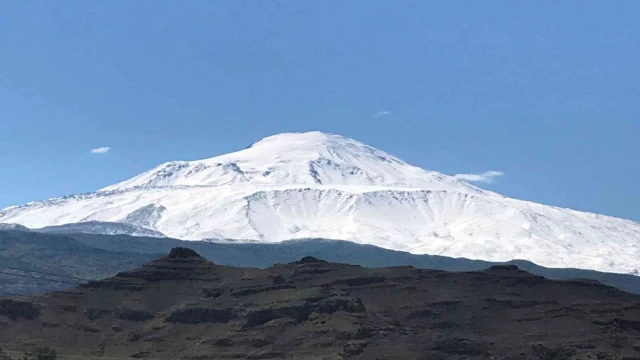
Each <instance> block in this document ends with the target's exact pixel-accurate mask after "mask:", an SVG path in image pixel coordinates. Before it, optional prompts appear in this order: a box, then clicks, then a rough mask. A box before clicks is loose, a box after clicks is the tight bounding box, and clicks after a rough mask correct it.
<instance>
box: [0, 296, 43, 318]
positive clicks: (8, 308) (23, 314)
mask: <svg viewBox="0 0 640 360" xmlns="http://www.w3.org/2000/svg"><path fill="white" fill-rule="evenodd" d="M41 312H42V311H41V309H40V306H38V305H35V304H33V303H30V302H26V301H18V300H11V299H2V300H0V315H5V316H7V317H8V318H9V319H11V320H18V319H20V318H22V319H27V320H32V319H35V318H37V317H38V316H40V314H41Z"/></svg>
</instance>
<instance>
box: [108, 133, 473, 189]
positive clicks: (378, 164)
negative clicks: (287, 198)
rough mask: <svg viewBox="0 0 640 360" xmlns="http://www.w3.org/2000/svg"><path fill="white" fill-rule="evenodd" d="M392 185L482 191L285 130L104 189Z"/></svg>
mask: <svg viewBox="0 0 640 360" xmlns="http://www.w3.org/2000/svg"><path fill="white" fill-rule="evenodd" d="M180 185H183V186H185V185H186V186H203V185H209V186H221V185H250V186H282V185H328V186H334V185H351V186H389V187H408V188H421V189H432V190H455V191H460V192H469V193H478V194H480V193H483V191H482V190H480V189H478V188H476V187H474V186H472V185H469V184H467V183H465V182H462V181H459V180H457V179H455V178H453V177H451V176H447V175H444V174H441V173H438V172H435V171H426V170H423V169H420V168H418V167H415V166H412V165H409V164H407V163H406V162H404V161H402V160H400V159H398V158H396V157H394V156H392V155H389V154H387V153H385V152H383V151H381V150H378V149H375V148H372V147H370V146H368V145H365V144H363V143H361V142H358V141H355V140H352V139H348V138H345V137H342V136H339V135H334V134H324V133H321V132H308V133H292V134H280V135H274V136H270V137H266V138H264V139H262V140H260V141H258V142H256V143H254V144H253V145H252V146H250V147H248V148H246V149H244V150H241V151H238V152H234V153H230V154H225V155H221V156H217V157H213V158H210V159H204V160H197V161H172V162H168V163H164V164H161V165H160V166H157V167H156V168H154V169H152V170H150V171H148V172H145V173H143V174H140V175H138V176H136V177H134V178H132V179H129V180H126V181H123V182H121V183H118V184H115V185H111V186H108V187H105V188H104V189H102V190H103V191H113V190H124V189H128V188H133V187H142V188H151V187H159V186H180Z"/></svg>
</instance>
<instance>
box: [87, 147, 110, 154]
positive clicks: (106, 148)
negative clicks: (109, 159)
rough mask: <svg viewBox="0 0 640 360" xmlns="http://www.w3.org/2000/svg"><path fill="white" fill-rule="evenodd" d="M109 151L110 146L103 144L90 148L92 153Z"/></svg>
mask: <svg viewBox="0 0 640 360" xmlns="http://www.w3.org/2000/svg"><path fill="white" fill-rule="evenodd" d="M109 151H111V148H110V147H108V146H103V147H99V148H95V149H91V153H92V154H106V153H108V152H109Z"/></svg>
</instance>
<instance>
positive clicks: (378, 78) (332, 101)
mask: <svg viewBox="0 0 640 360" xmlns="http://www.w3.org/2000/svg"><path fill="white" fill-rule="evenodd" d="M639 13H640V2H638V1H635V0H633V1H615V2H603V1H586V0H581V1H577V0H576V1H554V2H551V1H549V2H526V3H525V2H518V1H499V2H498V1H495V2H485V1H475V0H473V1H471V0H470V1H439V2H427V1H394V2H390V1H374V0H367V1H333V0H325V1H275V0H270V1H254V0H249V1H242V0H229V1H222V0H217V1H209V0H207V1H198V0H190V1H186V2H176V1H163V0H154V1H141V0H138V1H74V2H69V1H65V0H62V1H40V2H25V1H22V0H5V1H2V2H1V3H0V208H1V207H5V206H9V205H17V204H21V203H25V202H28V201H31V200H39V199H45V198H50V197H55V196H61V195H65V194H70V193H79V192H87V191H92V190H95V189H97V188H100V187H102V186H105V185H108V184H111V183H114V182H117V181H120V180H123V179H126V178H128V177H130V176H133V175H135V174H137V173H139V172H142V171H144V170H147V169H149V168H151V167H152V166H155V165H157V164H159V163H161V162H164V161H169V160H178V159H198V158H206V157H212V156H214V155H218V154H221V153H225V152H230V151H233V150H237V149H241V148H243V147H245V146H247V145H249V144H250V143H252V142H253V141H255V140H257V139H259V138H261V137H264V136H267V135H271V134H275V133H280V132H289V131H307V130H322V131H326V132H333V133H338V134H341V135H344V136H348V137H353V138H355V139H357V140H360V141H363V142H365V143H367V144H369V145H372V146H375V147H378V148H381V149H382V150H385V151H387V152H390V153H392V154H394V155H397V156H399V157H401V158H403V159H404V160H406V161H408V162H410V163H413V164H415V165H418V166H421V167H424V168H427V169H430V170H436V171H440V172H444V173H447V174H458V173H481V172H484V171H487V170H495V171H501V172H503V173H504V176H502V177H496V181H494V182H493V183H492V184H479V186H481V187H484V188H488V189H491V190H494V191H497V192H500V193H502V194H505V195H507V196H511V197H516V198H521V199H527V200H533V201H536V202H541V203H545V204H552V205H558V206H563V207H571V208H574V209H579V210H585V211H593V212H599V213H604V214H608V215H614V216H619V217H624V218H629V219H633V220H636V221H638V220H640V207H638V204H639V203H640V191H638V179H639V178H640V160H639V155H640V141H638V139H640V111H639V107H638V99H639V98H640V92H639V91H638V84H640V37H639V36H638V34H640V21H637V15H638V14H639ZM100 147H109V148H110V151H108V152H104V150H103V153H102V154H92V153H91V152H90V150H91V149H95V148H100Z"/></svg>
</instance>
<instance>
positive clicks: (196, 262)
mask: <svg viewBox="0 0 640 360" xmlns="http://www.w3.org/2000/svg"><path fill="white" fill-rule="evenodd" d="M0 344H2V347H3V349H4V351H5V352H6V353H8V354H10V355H12V356H13V355H16V356H15V357H17V355H20V353H21V352H24V351H29V350H32V349H34V348H37V347H44V346H49V347H51V348H53V349H55V350H56V351H57V352H58V354H60V355H67V356H77V357H80V358H81V357H83V356H85V357H98V358H99V357H105V358H107V357H112V358H116V357H120V358H122V357H125V358H149V359H151V358H153V359H521V360H524V359H545V360H553V359H557V360H560V359H638V358H640V296H637V295H632V294H629V293H625V292H622V291H619V290H616V289H614V288H612V287H608V286H605V285H602V284H599V283H597V282H594V281H554V280H548V279H545V278H543V277H541V276H537V275H533V274H530V273H527V272H525V271H522V270H520V269H518V268H517V267H516V266H512V265H507V266H494V267H491V268H489V269H487V270H484V271H471V272H446V271H436V270H421V269H416V268H413V267H407V266H405V267H390V268H378V269H369V268H363V267H360V266H354V265H346V264H335V263H329V262H325V261H322V260H318V259H316V258H312V257H307V258H303V259H300V260H299V261H296V262H292V263H287V264H279V265H274V266H272V267H269V268H267V269H256V268H238V267H229V266H221V265H216V264H214V263H212V262H209V261H207V260H205V259H204V258H202V257H200V256H199V255H198V254H197V253H195V252H194V251H193V250H190V249H185V248H176V249H173V250H172V251H171V252H170V254H169V255H168V256H166V257H163V258H161V259H158V260H155V261H153V262H151V263H149V264H147V265H144V266H142V267H140V268H137V269H134V270H131V271H127V272H123V273H119V274H118V275H116V276H114V277H111V278H108V279H105V280H101V281H92V282H88V283H85V284H83V285H81V286H80V287H78V288H76V289H72V290H69V291H62V292H55V293H51V294H47V295H42V296H33V297H26V298H5V299H0Z"/></svg>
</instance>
